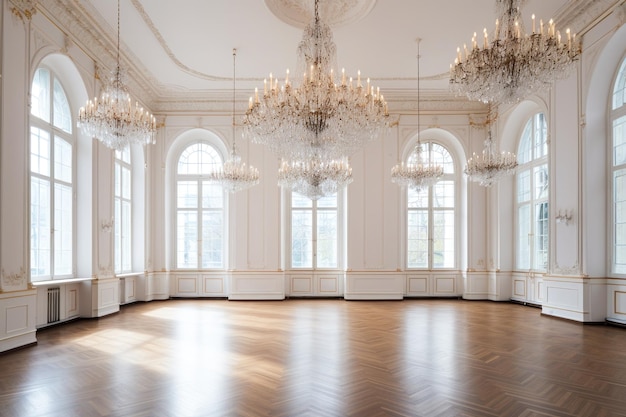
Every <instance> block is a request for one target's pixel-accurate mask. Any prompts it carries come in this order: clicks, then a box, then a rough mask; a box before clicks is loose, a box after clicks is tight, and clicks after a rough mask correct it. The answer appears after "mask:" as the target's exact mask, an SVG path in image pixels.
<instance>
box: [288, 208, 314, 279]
mask: <svg viewBox="0 0 626 417" xmlns="http://www.w3.org/2000/svg"><path fill="white" fill-rule="evenodd" d="M291 266H292V267H293V268H312V267H313V211H312V210H293V211H292V213H291Z"/></svg>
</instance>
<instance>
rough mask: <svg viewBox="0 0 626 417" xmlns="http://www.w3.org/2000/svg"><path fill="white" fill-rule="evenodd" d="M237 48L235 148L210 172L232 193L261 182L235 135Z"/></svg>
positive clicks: (234, 74) (234, 60)
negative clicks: (220, 165)
mask: <svg viewBox="0 0 626 417" xmlns="http://www.w3.org/2000/svg"><path fill="white" fill-rule="evenodd" d="M236 59H237V49H235V48H233V112H232V119H233V120H232V127H233V148H232V150H231V153H230V156H229V158H228V159H227V160H226V161H225V162H224V164H223V165H222V167H221V168H220V169H217V170H214V171H212V172H210V173H209V181H210V182H213V183H217V184H220V185H221V186H222V188H223V189H225V190H226V191H228V192H230V193H236V192H238V191H242V190H245V189H247V188H250V187H252V186H254V185H257V184H258V183H259V170H258V169H256V168H255V167H253V166H252V165H246V163H245V162H243V161H242V160H241V157H240V156H239V155H238V154H237V140H236V135H235V86H236V84H235V82H236Z"/></svg>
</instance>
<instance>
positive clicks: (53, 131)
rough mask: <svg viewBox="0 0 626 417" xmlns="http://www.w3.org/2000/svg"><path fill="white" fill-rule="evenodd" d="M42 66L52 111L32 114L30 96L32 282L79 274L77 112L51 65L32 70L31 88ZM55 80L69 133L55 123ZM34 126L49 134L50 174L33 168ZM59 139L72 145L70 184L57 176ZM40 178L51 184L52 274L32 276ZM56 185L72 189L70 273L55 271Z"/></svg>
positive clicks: (29, 167)
mask: <svg viewBox="0 0 626 417" xmlns="http://www.w3.org/2000/svg"><path fill="white" fill-rule="evenodd" d="M40 69H42V70H46V71H48V74H49V80H48V81H49V95H48V97H47V99H48V100H49V109H48V110H49V114H48V118H49V121H46V120H45V119H42V118H40V117H39V116H37V115H35V114H33V111H32V99H31V103H30V105H29V109H30V111H29V112H28V155H29V161H28V178H29V181H28V194H29V203H28V206H29V214H28V218H29V220H28V224H29V232H30V236H29V239H28V242H29V251H28V257H29V261H28V263H29V275H30V280H31V282H43V281H49V280H59V279H68V278H73V277H75V276H76V268H77V259H76V250H77V232H76V226H77V211H76V207H77V202H76V200H77V198H76V197H77V182H76V181H77V149H76V148H77V146H76V145H77V141H76V134H77V129H76V127H75V119H74V113H75V112H74V111H73V107H72V102H71V100H70V96H69V94H68V89H67V88H66V87H65V86H64V83H63V81H62V77H61V76H60V75H59V74H57V73H56V71H54V70H53V69H52V68H50V67H49V66H47V65H43V64H42V65H39V66H37V68H36V69H35V71H34V72H33V77H32V79H31V84H30V85H31V90H32V85H33V83H34V80H35V76H36V74H37V72H38V71H39V70H40ZM55 83H58V85H59V86H60V88H61V90H62V92H63V95H64V99H65V101H66V103H67V111H68V112H69V117H70V120H69V126H68V127H69V128H70V129H71V131H70V132H67V131H65V130H63V129H62V128H61V127H59V126H56V125H55V121H56V120H55V109H54V107H55V106H54V101H55V93H54V88H55ZM33 129H39V130H42V131H44V132H47V133H48V140H49V148H48V150H49V172H48V175H44V174H39V173H36V172H33V170H32V169H33V168H32V166H31V162H32V157H33V154H32V149H31V148H32V147H31V144H32V133H33ZM57 138H59V139H61V140H63V141H65V142H66V143H67V144H69V146H70V147H71V164H72V167H71V170H72V172H71V183H68V182H67V181H62V180H59V179H56V178H55V168H56V167H55V159H56V152H55V150H56V148H57V145H56V143H55V142H56V139H57ZM34 178H37V179H39V180H43V181H46V182H47V183H48V184H49V190H50V192H49V205H50V207H49V218H50V228H51V231H50V235H49V238H50V242H49V244H50V259H49V267H50V274H47V275H33V273H32V270H33V264H32V262H33V259H32V257H33V256H32V250H33V249H32V247H33V240H32V234H33V229H32V209H33V202H32V196H31V193H32V182H33V179H34ZM57 184H60V185H64V186H68V185H69V186H70V192H71V229H72V230H71V236H72V244H71V258H72V259H71V267H70V269H71V271H70V273H67V274H58V275H57V274H55V266H56V265H55V263H56V262H55V250H56V244H55V230H58V229H56V225H55V211H56V205H57V204H56V201H55V200H56V194H55V188H56V187H55V186H56V185H57Z"/></svg>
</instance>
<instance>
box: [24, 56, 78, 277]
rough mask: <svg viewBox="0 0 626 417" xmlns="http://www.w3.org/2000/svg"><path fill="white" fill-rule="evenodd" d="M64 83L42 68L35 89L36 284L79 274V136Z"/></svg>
mask: <svg viewBox="0 0 626 417" xmlns="http://www.w3.org/2000/svg"><path fill="white" fill-rule="evenodd" d="M71 114H72V112H71V109H70V105H69V102H68V99H67V96H66V94H65V90H64V89H63V86H62V85H61V82H60V81H59V80H58V79H57V77H56V76H55V74H54V72H52V71H51V70H50V69H49V68H47V67H39V68H38V69H37V70H36V72H35V76H34V77H33V83H32V88H31V117H30V188H31V189H30V192H31V196H30V271H31V280H32V281H41V280H46V279H54V278H66V277H70V276H72V275H73V274H74V271H75V260H74V236H75V233H74V228H75V226H74V224H75V216H74V213H75V207H74V182H75V181H74V178H75V162H74V161H75V157H74V146H73V144H74V135H73V132H72V125H73V123H72V116H71Z"/></svg>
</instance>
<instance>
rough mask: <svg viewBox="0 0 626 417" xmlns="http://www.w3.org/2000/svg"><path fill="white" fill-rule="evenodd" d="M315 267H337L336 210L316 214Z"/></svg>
mask: <svg viewBox="0 0 626 417" xmlns="http://www.w3.org/2000/svg"><path fill="white" fill-rule="evenodd" d="M317 267H318V268H336V267H337V210H323V211H322V210H320V211H318V213H317Z"/></svg>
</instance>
